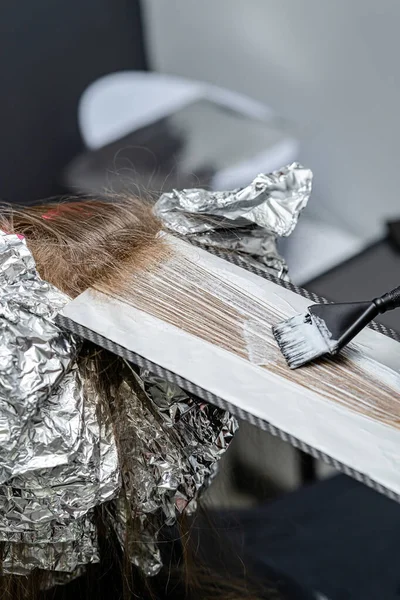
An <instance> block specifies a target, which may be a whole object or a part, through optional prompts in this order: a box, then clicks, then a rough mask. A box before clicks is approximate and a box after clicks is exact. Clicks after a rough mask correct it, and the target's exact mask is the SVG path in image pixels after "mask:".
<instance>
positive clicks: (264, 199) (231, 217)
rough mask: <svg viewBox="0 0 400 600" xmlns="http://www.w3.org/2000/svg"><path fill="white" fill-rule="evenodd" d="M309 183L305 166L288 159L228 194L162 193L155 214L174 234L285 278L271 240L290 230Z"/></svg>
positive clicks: (191, 191)
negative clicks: (232, 255) (230, 254)
mask: <svg viewBox="0 0 400 600" xmlns="http://www.w3.org/2000/svg"><path fill="white" fill-rule="evenodd" d="M311 187H312V173H311V171H310V169H306V168H304V167H302V166H301V165H299V164H298V163H293V164H292V165H288V166H286V167H283V168H282V169H281V170H280V171H275V172H274V173H270V174H268V175H267V174H261V175H258V176H257V177H256V178H255V179H254V181H252V183H251V184H250V185H248V186H246V187H244V188H240V189H236V190H233V191H229V192H210V191H206V190H202V189H193V190H182V191H178V190H174V191H173V192H171V193H167V194H163V195H162V196H161V197H160V199H159V200H158V201H157V203H156V205H155V214H156V215H157V216H158V217H159V218H160V219H161V220H162V222H163V224H164V225H165V226H166V227H167V228H168V229H170V230H171V231H172V232H174V233H177V234H179V235H182V236H185V237H186V238H187V239H189V240H190V239H194V240H196V242H197V243H200V244H201V245H203V246H205V247H207V246H213V247H214V248H218V249H219V250H221V251H228V252H235V253H236V255H237V257H238V258H239V259H241V261H242V262H243V264H244V265H246V264H252V263H253V264H256V265H257V267H258V268H263V269H264V270H265V271H266V272H267V273H270V274H271V275H275V276H276V277H281V278H283V279H287V272H288V268H287V265H286V263H285V261H284V259H283V258H282V257H281V256H280V255H279V253H278V250H277V248H276V239H277V237H281V236H288V235H290V234H291V233H292V231H293V229H294V228H295V226H296V224H297V220H298V218H299V214H300V212H301V211H302V210H303V208H305V206H306V205H307V202H308V199H309V197H310V194H311Z"/></svg>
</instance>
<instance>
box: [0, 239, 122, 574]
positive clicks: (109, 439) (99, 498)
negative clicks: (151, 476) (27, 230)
mask: <svg viewBox="0 0 400 600" xmlns="http://www.w3.org/2000/svg"><path fill="white" fill-rule="evenodd" d="M0 284H1V286H0V331H1V337H0V484H1V485H0V542H1V544H2V569H3V572H4V573H5V574H7V573H11V574H27V573H29V572H30V571H31V570H33V569H35V568H40V569H45V570H50V571H54V572H57V573H58V576H57V577H56V578H55V579H54V580H57V582H58V581H59V580H60V578H61V580H62V574H63V573H68V575H66V577H68V578H71V576H72V574H73V573H78V572H80V569H81V567H82V566H83V565H86V564H88V563H91V562H96V561H98V560H99V556H98V544H97V531H96V528H95V526H94V521H93V508H94V507H95V506H96V505H98V504H100V503H102V502H105V501H108V500H110V499H112V498H114V497H115V496H116V495H117V493H118V492H119V489H120V473H119V465H118V458H117V450H116V446H115V440H114V437H113V434H112V431H111V427H110V426H108V427H107V426H106V425H105V424H104V423H100V422H99V419H98V416H97V405H98V399H97V397H96V395H95V393H94V391H93V390H92V389H91V388H90V387H89V386H88V385H85V382H83V381H82V377H81V375H80V373H79V369H78V367H77V366H76V358H77V352H78V350H79V346H78V343H77V340H75V339H74V338H73V337H72V336H70V335H69V334H66V333H65V332H63V331H61V330H60V329H59V327H58V326H56V325H55V323H54V317H55V316H56V314H57V313H58V312H59V310H60V309H61V308H62V307H63V306H64V305H65V304H66V302H68V300H69V298H68V297H67V296H65V295H64V294H62V293H60V292H59V291H58V290H57V289H56V288H54V287H53V286H51V285H50V284H48V283H46V282H44V281H43V280H42V279H41V278H40V277H39V275H38V274H37V271H36V267H35V262H34V260H33V257H32V255H31V253H30V251H29V250H28V248H27V246H26V245H25V242H24V240H21V239H19V238H18V237H17V236H16V235H8V234H5V233H3V232H0Z"/></svg>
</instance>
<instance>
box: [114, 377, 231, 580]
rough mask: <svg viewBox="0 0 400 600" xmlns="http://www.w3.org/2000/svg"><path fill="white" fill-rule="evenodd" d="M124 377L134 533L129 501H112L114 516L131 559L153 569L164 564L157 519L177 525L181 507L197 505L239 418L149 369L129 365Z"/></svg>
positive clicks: (124, 436)
mask: <svg viewBox="0 0 400 600" xmlns="http://www.w3.org/2000/svg"><path fill="white" fill-rule="evenodd" d="M126 379H127V382H126V383H125V384H124V387H123V389H122V390H121V392H122V396H121V404H120V406H119V408H118V412H119V415H120V431H119V433H118V438H119V441H120V444H121V453H122V455H123V456H124V457H125V459H124V463H123V464H122V465H121V467H122V474H123V479H124V490H125V494H126V500H127V503H128V505H130V507H131V510H132V514H135V528H136V529H137V531H134V535H133V539H132V540H130V538H129V534H128V535H127V531H126V515H125V512H124V509H125V507H126V505H124V504H123V503H122V504H121V503H119V504H118V505H116V506H115V507H114V509H113V510H114V512H113V514H114V516H113V520H114V522H115V523H116V525H117V526H116V532H117V535H118V537H119V539H120V541H121V543H123V544H126V543H127V544H128V552H129V554H130V556H131V560H132V562H133V563H134V564H135V565H137V566H139V567H140V568H141V569H142V570H143V571H144V573H146V574H147V575H155V574H156V573H158V572H159V570H160V568H161V566H162V563H161V556H160V551H159V548H158V546H157V538H158V532H159V530H160V524H161V525H173V524H174V523H175V522H176V519H177V517H178V516H179V515H180V514H182V513H183V512H184V511H185V513H186V514H190V513H192V512H193V511H194V510H195V509H196V506H197V501H198V498H199V495H200V494H201V492H202V491H203V490H205V489H206V488H207V486H208V485H209V483H210V481H211V479H212V477H213V475H214V473H215V470H216V465H217V461H218V459H219V458H220V457H221V455H222V454H223V453H224V452H225V450H226V449H227V447H228V445H229V443H230V441H231V439H232V437H233V435H234V433H235V431H236V429H237V426H238V425H237V421H236V419H235V418H234V417H233V416H231V415H230V414H229V413H227V412H226V411H224V410H221V409H219V408H216V407H214V406H211V405H209V404H206V403H204V402H199V401H197V400H195V399H192V398H190V397H189V396H188V395H187V394H186V393H185V392H184V391H183V390H181V389H180V388H179V387H177V386H175V385H173V384H170V383H167V382H166V381H164V380H162V379H159V378H158V377H155V376H152V375H151V374H150V373H148V372H146V371H143V372H142V373H141V378H139V377H138V376H137V375H136V374H135V373H134V371H132V370H130V372H129V375H128V376H127V378H126Z"/></svg>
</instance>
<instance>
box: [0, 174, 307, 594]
mask: <svg viewBox="0 0 400 600" xmlns="http://www.w3.org/2000/svg"><path fill="white" fill-rule="evenodd" d="M310 191H311V173H310V171H308V170H307V169H304V168H303V167H300V166H299V165H291V166H290V167H286V168H285V169H282V171H280V172H277V173H274V174H272V175H260V176H259V177H258V178H256V179H255V181H254V182H253V183H252V184H251V185H250V186H248V187H247V188H244V189H243V190H235V191H234V192H224V193H211V192H206V191H204V190H184V191H183V192H173V193H172V194H164V195H163V196H162V197H161V198H160V200H159V202H158V203H157V204H156V206H155V212H156V214H158V215H159V216H160V217H161V218H162V220H163V222H164V224H165V225H166V226H167V227H168V228H170V229H172V230H173V231H175V232H177V233H179V234H180V235H186V236H189V237H191V236H194V237H195V238H196V240H197V241H199V242H200V243H202V244H204V245H205V246H207V245H216V246H217V247H220V248H221V249H229V250H231V251H232V250H234V251H236V252H237V253H238V254H239V255H240V256H242V257H243V260H244V261H254V260H255V261H258V263H260V264H262V265H263V266H264V267H265V268H266V269H267V270H269V271H270V272H273V273H274V274H275V275H277V276H281V277H284V276H285V275H286V266H285V263H284V261H283V259H281V257H280V256H279V255H278V253H277V250H276V245H275V241H276V237H277V236H278V235H287V234H288V233H290V231H291V230H292V229H293V227H294V225H295V223H296V221H297V218H298V215H299V212H300V210H301V209H302V208H303V207H304V206H305V204H306V202H307V200H308V196H309V194H310ZM0 284H1V285H0V330H1V336H0V542H2V569H3V573H4V574H17V575H26V574H28V573H30V572H31V571H32V570H34V569H40V570H44V571H47V572H48V573H49V578H48V585H54V584H56V583H64V582H67V581H69V580H70V579H71V578H73V577H75V576H78V575H80V574H81V573H82V572H83V570H84V568H85V566H86V565H88V564H90V563H95V562H98V561H99V545H98V539H97V528H96V520H95V513H96V510H98V507H102V509H103V510H102V514H104V515H106V521H107V525H108V526H109V528H110V530H111V531H112V532H113V535H115V538H116V539H117V540H119V542H120V544H121V546H122V547H123V549H124V551H125V552H127V553H128V554H129V557H130V560H131V561H132V563H133V564H135V565H136V566H138V567H139V568H140V569H141V570H142V571H143V572H144V573H145V574H146V575H149V576H150V575H155V574H157V573H158V572H159V570H160V569H161V567H162V560H161V554H160V551H159V548H158V545H157V539H158V532H159V530H160V527H162V526H163V525H172V524H174V523H175V522H176V520H177V518H178V517H179V515H180V514H182V513H184V512H185V513H187V514H190V513H192V512H193V511H194V510H195V509H196V505H197V500H198V498H199V496H200V494H201V492H202V491H203V490H204V489H206V487H207V485H208V484H209V482H210V481H211V479H212V477H213V475H214V474H215V472H216V467H217V462H218V459H219V458H220V456H221V455H222V454H223V453H224V451H225V450H226V448H227V447H228V445H229V442H230V440H231V439H232V437H233V435H234V433H235V431H236V429H237V422H236V420H235V418H234V417H233V416H231V415H230V414H229V413H227V412H226V411H224V410H221V409H219V408H216V407H214V406H211V405H208V404H205V403H204V402H201V401H200V400H199V399H196V398H193V397H190V396H189V395H188V394H187V393H186V392H184V391H183V390H182V389H180V388H178V387H177V386H174V385H172V384H170V383H167V382H166V381H164V380H162V379H160V378H158V377H155V376H154V375H152V374H151V373H148V372H141V373H138V372H137V371H135V370H134V369H133V368H132V367H131V366H130V365H128V364H126V363H123V364H122V363H121V369H120V371H121V378H120V380H118V382H116V383H115V384H114V388H113V389H112V390H111V391H112V398H113V401H112V402H110V403H109V404H107V403H106V402H105V401H104V398H103V397H102V396H101V389H100V388H99V387H98V386H96V385H95V382H94V379H93V378H91V377H90V376H89V375H88V370H87V369H86V368H83V358H82V357H83V354H82V347H81V342H80V341H79V340H78V339H75V338H74V337H73V336H71V335H69V334H68V333H66V332H64V331H61V330H60V329H59V328H58V327H57V325H56V324H55V321H54V319H55V316H56V315H57V313H58V312H59V311H60V310H61V309H62V308H63V307H64V306H65V304H66V303H67V302H68V301H69V298H68V297H67V296H65V295H64V294H62V293H61V292H60V291H59V290H57V289H56V288H54V287H53V286H52V285H50V284H49V283H47V282H45V281H43V280H42V279H41V278H40V276H39V275H38V273H37V270H36V266H35V261H34V259H33V257H32V255H31V253H30V251H29V249H28V247H27V245H26V243H25V240H24V239H23V238H22V239H21V236H18V235H14V234H7V233H4V232H0ZM116 360H120V359H116ZM132 518H134V519H135V524H136V526H135V532H134V533H135V535H134V536H130V534H129V533H130V531H129V529H130V525H129V523H130V522H131V521H132Z"/></svg>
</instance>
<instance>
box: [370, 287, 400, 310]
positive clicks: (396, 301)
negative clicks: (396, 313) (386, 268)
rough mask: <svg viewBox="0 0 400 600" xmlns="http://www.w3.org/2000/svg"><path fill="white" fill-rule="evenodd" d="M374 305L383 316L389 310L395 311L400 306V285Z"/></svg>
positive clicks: (377, 300) (376, 300) (378, 299)
mask: <svg viewBox="0 0 400 600" xmlns="http://www.w3.org/2000/svg"><path fill="white" fill-rule="evenodd" d="M374 304H376V306H377V307H378V310H379V312H380V313H381V314H382V313H384V312H386V311H387V310H393V309H394V308H399V306H400V285H399V286H398V287H397V288H394V290H392V291H391V292H388V293H387V294H383V296H381V297H380V298H376V299H375V300H374Z"/></svg>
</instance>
